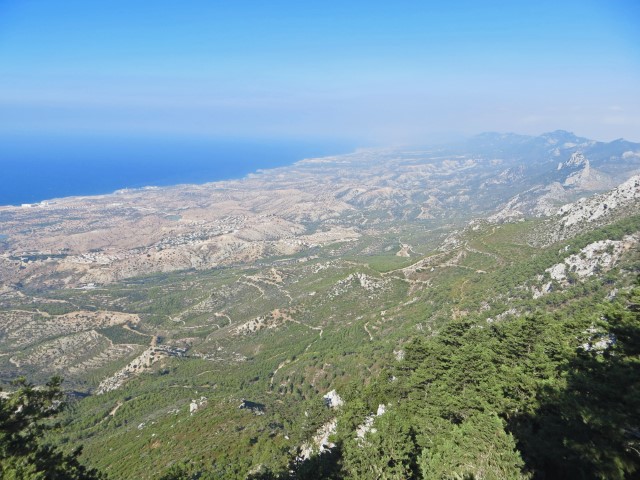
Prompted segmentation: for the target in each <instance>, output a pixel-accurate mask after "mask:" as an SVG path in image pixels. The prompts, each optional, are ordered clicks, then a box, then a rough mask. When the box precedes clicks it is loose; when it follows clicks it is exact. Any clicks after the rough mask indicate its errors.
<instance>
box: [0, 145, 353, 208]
mask: <svg viewBox="0 0 640 480" xmlns="http://www.w3.org/2000/svg"><path fill="white" fill-rule="evenodd" d="M354 147H355V145H353V144H351V143H349V142H347V141H337V140H317V139H316V140H300V139H293V140H291V139H275V140H274V139H269V140H255V139H238V138H235V139H217V138H216V139H202V138H166V137H145V138H123V137H86V136H85V137H54V136H49V137H43V136H34V137H26V136H22V137H13V138H0V205H19V204H23V203H36V202H40V201H42V200H46V199H51V198H60V197H67V196H72V195H96V194H104V193H110V192H113V191H115V190H119V189H122V188H141V187H145V186H152V185H153V186H165V185H175V184H181V183H205V182H212V181H216V180H225V179H231V178H241V177H243V176H245V175H247V174H249V173H251V172H255V171H256V170H258V169H268V168H274V167H279V166H284V165H290V164H292V163H294V162H296V161H298V160H302V159H304V158H313V157H320V156H326V155H334V154H339V153H347V152H349V151H352V150H353V149H354Z"/></svg>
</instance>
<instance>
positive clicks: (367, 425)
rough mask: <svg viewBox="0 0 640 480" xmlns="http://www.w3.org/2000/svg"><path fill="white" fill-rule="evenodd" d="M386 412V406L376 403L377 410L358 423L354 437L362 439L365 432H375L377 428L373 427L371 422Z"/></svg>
mask: <svg viewBox="0 0 640 480" xmlns="http://www.w3.org/2000/svg"><path fill="white" fill-rule="evenodd" d="M386 412H387V406H386V405H385V404H383V403H381V404H380V405H378V410H377V411H376V413H375V415H374V414H373V413H372V414H370V415H367V416H366V417H365V419H364V422H363V423H362V424H360V425H358V427H357V428H356V437H357V438H359V439H360V440H364V437H365V435H366V434H367V433H369V432H371V433H376V431H377V430H376V429H375V428H373V422H374V421H375V419H376V417H379V416H381V415H384V414H385V413H386Z"/></svg>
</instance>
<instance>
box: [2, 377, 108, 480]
mask: <svg viewBox="0 0 640 480" xmlns="http://www.w3.org/2000/svg"><path fill="white" fill-rule="evenodd" d="M15 386H16V387H17V389H16V390H15V391H14V392H12V393H11V394H10V395H8V396H6V397H4V396H0V478H3V479H6V480H39V479H42V480H45V479H46V480H57V479H60V480H94V479H95V480H99V479H101V478H103V477H104V476H103V475H102V474H100V473H99V472H98V471H96V470H95V469H89V468H86V467H84V466H83V465H82V464H81V463H80V462H79V461H78V457H79V456H80V453H81V449H80V448H77V449H75V450H73V451H72V452H71V453H66V452H63V451H61V450H60V449H58V448H56V447H54V446H53V445H51V444H49V443H46V442H44V441H43V434H44V433H45V432H46V431H50V430H52V429H55V428H56V427H59V424H57V423H53V422H52V418H53V417H54V416H56V415H57V414H58V413H59V412H61V411H62V409H63V408H64V407H65V405H66V404H65V402H64V393H63V392H62V390H61V388H60V379H59V378H53V379H52V380H51V381H50V382H49V383H47V385H46V386H45V387H44V388H34V386H33V385H31V384H29V383H27V382H26V381H25V380H24V379H20V380H18V381H17V382H16V384H15Z"/></svg>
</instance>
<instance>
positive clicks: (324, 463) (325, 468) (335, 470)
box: [247, 445, 344, 480]
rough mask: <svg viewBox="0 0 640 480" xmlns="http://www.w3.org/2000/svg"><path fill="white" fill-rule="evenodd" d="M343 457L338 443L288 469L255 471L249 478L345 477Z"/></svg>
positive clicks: (310, 479) (316, 479)
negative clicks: (341, 460) (342, 466)
mask: <svg viewBox="0 0 640 480" xmlns="http://www.w3.org/2000/svg"><path fill="white" fill-rule="evenodd" d="M341 457H342V449H341V447H340V445H337V446H335V447H334V448H332V449H331V450H330V451H328V452H324V453H321V454H318V455H314V456H312V457H311V458H309V459H308V460H305V461H303V462H299V463H295V464H294V465H291V467H290V469H289V470H288V471H281V472H272V471H266V472H260V473H255V474H253V475H249V476H248V477H247V480H275V479H278V480H283V479H284V480H298V479H299V480H302V479H304V480H323V479H327V480H332V479H336V480H337V479H341V478H344V477H343V475H342V474H341V462H340V459H341Z"/></svg>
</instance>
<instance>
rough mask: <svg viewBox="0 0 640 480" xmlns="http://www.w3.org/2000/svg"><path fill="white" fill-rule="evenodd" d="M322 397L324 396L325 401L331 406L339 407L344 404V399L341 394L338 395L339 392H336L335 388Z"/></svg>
mask: <svg viewBox="0 0 640 480" xmlns="http://www.w3.org/2000/svg"><path fill="white" fill-rule="evenodd" d="M322 398H324V403H325V404H326V405H327V407H329V408H337V407H341V406H342V405H344V400H342V398H341V397H340V395H338V392H336V391H335V390H331V391H330V392H329V393H327V394H326V395H325V396H324V397H322Z"/></svg>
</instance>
